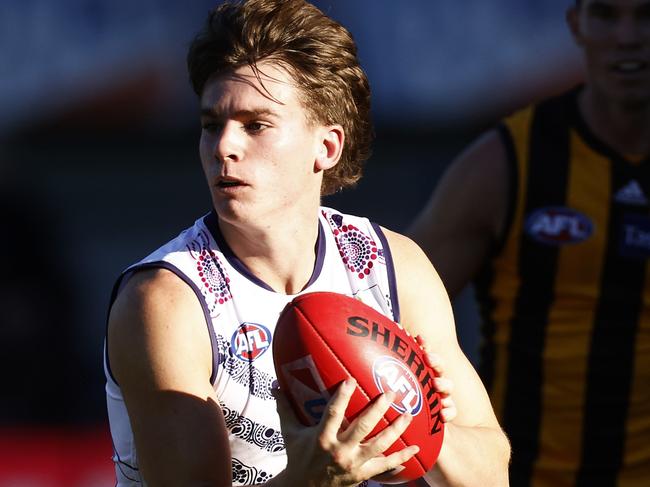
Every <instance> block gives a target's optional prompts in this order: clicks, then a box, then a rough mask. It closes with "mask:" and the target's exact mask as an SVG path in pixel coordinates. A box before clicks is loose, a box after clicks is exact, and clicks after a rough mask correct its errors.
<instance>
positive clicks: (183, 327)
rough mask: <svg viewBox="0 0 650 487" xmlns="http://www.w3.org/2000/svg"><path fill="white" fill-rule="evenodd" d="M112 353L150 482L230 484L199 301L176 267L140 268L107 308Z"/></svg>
mask: <svg viewBox="0 0 650 487" xmlns="http://www.w3.org/2000/svg"><path fill="white" fill-rule="evenodd" d="M107 348H108V356H109V361H110V365H111V370H112V372H113V375H114V377H115V379H116V380H117V382H118V383H119V385H120V388H121V390H122V393H123V395H124V400H125V403H126V407H127V410H128V414H129V419H130V422H131V426H132V429H133V434H134V438H135V443H136V449H137V454H138V460H139V465H140V468H141V473H142V474H143V477H144V479H145V480H146V482H147V485H150V486H154V487H156V486H178V485H210V486H230V485H231V458H230V448H229V444H228V435H227V430H226V426H225V422H224V419H223V414H222V412H221V409H220V407H219V405H218V402H217V400H216V397H215V395H214V390H213V388H212V386H211V384H210V375H211V372H212V350H211V345H210V338H209V335H208V329H207V326H206V322H205V317H204V315H203V311H202V308H201V305H200V304H199V302H198V299H197V297H196V295H195V294H194V292H193V291H192V290H191V289H190V288H189V287H188V286H187V285H186V284H185V283H183V282H182V281H181V280H180V279H179V278H178V277H177V276H175V275H174V274H173V273H171V272H169V271H165V270H153V271H152V270H147V271H141V272H139V273H137V274H135V275H134V276H133V277H132V278H131V280H130V281H129V282H128V283H127V284H126V286H125V288H124V289H123V290H122V292H121V293H120V295H119V296H118V297H117V299H116V301H115V304H114V305H113V307H112V309H111V313H110V319H109V327H108V339H107Z"/></svg>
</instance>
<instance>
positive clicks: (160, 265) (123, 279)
mask: <svg viewBox="0 0 650 487" xmlns="http://www.w3.org/2000/svg"><path fill="white" fill-rule="evenodd" d="M145 269H167V270H168V271H170V272H173V273H174V274H176V275H177V276H178V277H179V278H180V279H182V280H183V282H185V283H186V284H187V285H188V286H190V288H192V290H193V291H194V294H196V297H197V298H198V299H199V303H201V308H202V309H203V316H204V317H205V323H206V326H207V327H208V334H209V335H210V347H211V348H212V373H211V374H210V384H212V385H214V383H215V381H216V379H217V368H218V366H219V347H218V346H217V338H216V337H215V336H214V327H213V325H212V317H211V316H210V311H209V310H208V305H207V303H206V301H205V298H204V297H203V294H202V293H201V290H200V289H199V288H198V287H197V285H196V284H194V282H192V280H191V279H190V278H189V277H187V276H186V275H185V274H184V273H183V272H181V270H180V269H179V268H178V267H176V266H175V265H173V264H170V263H169V262H165V261H163V260H159V261H154V262H146V263H144V264H136V265H134V266H133V267H130V268H129V269H127V270H126V271H125V272H124V273H123V274H122V275H121V276H120V277H119V278H118V280H117V282H116V283H115V286H114V287H113V293H112V295H111V302H110V304H109V306H108V311H109V313H110V310H111V308H112V307H113V303H114V302H115V299H116V298H117V295H118V294H119V292H120V291H121V290H122V288H123V287H124V285H125V284H126V283H127V282H128V280H129V279H130V278H131V277H133V274H135V273H136V272H138V271H141V270H145ZM107 323H108V321H107ZM104 357H105V360H106V370H108V373H109V374H110V376H111V379H113V382H115V383H116V384H117V385H118V386H119V383H118V382H117V380H116V379H115V376H114V375H113V371H112V370H111V364H110V362H109V360H108V333H107V334H106V341H105V346H104Z"/></svg>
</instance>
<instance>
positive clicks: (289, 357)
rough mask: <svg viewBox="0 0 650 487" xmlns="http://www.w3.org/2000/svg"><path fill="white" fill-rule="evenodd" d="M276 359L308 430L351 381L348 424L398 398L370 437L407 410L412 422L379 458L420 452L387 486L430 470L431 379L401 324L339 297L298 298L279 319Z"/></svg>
mask: <svg viewBox="0 0 650 487" xmlns="http://www.w3.org/2000/svg"><path fill="white" fill-rule="evenodd" d="M273 359H274V362H275V371H276V374H277V377H278V382H279V383H280V388H281V389H282V390H283V391H284V392H285V394H286V395H287V396H288V398H289V401H290V402H291V405H292V406H293V409H294V411H295V412H296V415H297V416H298V418H299V419H300V421H301V422H302V423H303V424H305V425H314V424H316V423H317V422H318V421H319V420H320V417H321V415H322V413H323V408H324V406H325V404H326V403H327V401H328V400H329V399H330V397H331V395H332V394H333V393H334V391H335V390H336V388H337V387H338V386H339V385H340V384H341V382H342V381H344V380H345V379H347V378H348V377H349V376H352V377H354V378H355V379H356V380H357V388H356V390H355V391H354V393H353V395H352V398H351V399H350V404H349V406H348V408H347V410H346V412H345V417H346V418H347V420H348V421H351V420H353V419H354V418H355V417H356V416H357V415H358V414H359V413H360V412H361V411H362V410H363V409H364V408H365V407H366V406H367V405H368V404H369V403H370V402H371V401H372V400H373V399H374V398H376V397H377V396H379V395H380V394H381V393H382V392H384V391H387V390H393V391H395V392H396V393H397V396H396V398H395V401H394V402H393V403H392V404H391V407H390V408H389V409H388V410H387V411H386V413H385V414H384V418H383V420H382V421H380V423H379V424H378V425H377V427H376V428H375V429H374V430H373V431H372V432H371V433H370V435H368V436H369V437H372V436H374V435H376V434H377V433H379V432H380V431H381V430H382V429H384V428H385V427H386V426H388V425H389V424H390V423H392V422H393V421H394V420H395V419H397V417H398V416H399V415H400V414H402V413H403V412H405V411H409V412H410V413H411V414H412V415H413V421H412V422H411V424H410V425H409V426H408V428H407V429H406V431H404V433H402V435H401V436H400V438H399V439H398V440H397V441H396V442H395V443H394V444H393V445H392V446H391V447H390V448H389V449H388V450H386V451H385V452H384V453H385V454H390V453H393V452H395V451H399V450H401V449H403V448H405V447H407V446H409V445H418V446H419V447H420V451H419V452H418V453H417V454H416V455H415V456H414V457H413V458H411V459H410V460H409V461H408V462H406V463H404V464H403V466H404V467H405V468H404V470H402V471H401V472H400V473H399V474H398V475H397V476H395V477H393V479H392V480H393V481H394V482H396V483H397V482H407V481H409V480H414V479H417V478H419V477H421V476H422V475H424V473H425V472H426V471H427V470H429V469H430V468H431V467H432V466H433V464H434V463H435V461H436V459H437V458H438V453H439V452H440V447H441V446H442V439H443V435H444V427H443V423H442V419H441V417H440V409H441V405H440V397H439V395H438V393H437V392H436V390H435V389H434V387H433V378H434V376H435V375H434V372H433V370H431V368H430V367H428V366H427V365H426V364H425V363H424V352H423V351H422V348H421V347H420V345H419V344H418V343H417V342H416V341H415V339H414V338H413V337H411V336H410V335H409V334H408V333H407V332H406V330H404V329H403V328H402V327H401V326H400V325H399V324H397V323H395V322H394V321H392V320H390V319H389V318H387V317H386V316H384V315H382V314H381V313H379V312H377V311H375V310H374V309H373V308H371V307H369V306H367V305H365V304H363V303H362V302H361V301H359V300H357V299H354V298H351V297H348V296H345V295H342V294H337V293H330V292H315V293H307V294H303V295H301V296H298V297H296V298H295V299H294V300H293V301H292V302H291V303H289V304H288V305H287V307H286V308H285V309H284V311H283V312H282V314H281V315H280V318H279V320H278V323H277V326H276V328H275V334H274V337H273Z"/></svg>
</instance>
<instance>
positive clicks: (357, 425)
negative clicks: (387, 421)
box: [339, 391, 395, 443]
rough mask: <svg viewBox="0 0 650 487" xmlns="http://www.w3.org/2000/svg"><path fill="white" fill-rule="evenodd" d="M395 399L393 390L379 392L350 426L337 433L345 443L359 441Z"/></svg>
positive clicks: (367, 433)
mask: <svg viewBox="0 0 650 487" xmlns="http://www.w3.org/2000/svg"><path fill="white" fill-rule="evenodd" d="M394 400H395V392H393V391H388V392H384V393H383V394H380V395H379V396H377V397H376V398H375V400H374V401H373V402H372V403H371V404H370V405H368V406H367V407H366V409H365V410H364V411H363V412H362V413H361V414H359V416H357V417H356V418H355V419H354V421H352V423H350V426H349V427H348V428H346V430H345V431H344V432H343V433H341V435H339V438H340V439H341V441H343V442H345V443H359V442H361V441H363V439H364V438H365V437H366V436H368V435H369V434H370V432H371V431H372V430H373V429H374V428H375V426H377V423H378V422H379V421H381V420H382V418H383V417H384V414H385V413H386V411H387V410H388V408H389V407H390V405H391V403H392V402H393V401H394Z"/></svg>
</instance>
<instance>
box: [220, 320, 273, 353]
mask: <svg viewBox="0 0 650 487" xmlns="http://www.w3.org/2000/svg"><path fill="white" fill-rule="evenodd" d="M230 347H231V349H232V351H233V353H234V354H235V356H236V357H237V358H238V359H239V360H243V361H245V362H252V361H253V360H256V359H258V358H259V357H261V356H262V355H263V354H264V352H266V351H267V350H268V349H269V348H270V347H271V332H270V331H269V330H268V328H266V327H265V326H262V325H259V324H257V323H242V324H241V325H240V326H239V328H237V330H236V331H235V333H233V335H232V338H231V339H230Z"/></svg>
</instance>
